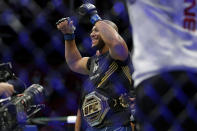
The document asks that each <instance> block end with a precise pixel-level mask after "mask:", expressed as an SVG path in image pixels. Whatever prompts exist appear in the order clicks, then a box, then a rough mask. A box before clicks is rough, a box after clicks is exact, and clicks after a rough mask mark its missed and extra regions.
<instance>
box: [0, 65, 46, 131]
mask: <svg viewBox="0 0 197 131" xmlns="http://www.w3.org/2000/svg"><path fill="white" fill-rule="evenodd" d="M10 79H15V75H14V73H13V72H12V69H11V64H10V63H4V64H0V82H6V81H8V80H10ZM44 96H45V90H44V88H43V87H42V86H41V85H39V84H32V85H31V86H29V87H28V88H26V89H25V90H24V92H23V93H21V94H15V95H13V96H11V97H7V98H3V99H0V130H1V131H22V130H23V128H24V126H25V124H27V123H28V121H30V119H31V118H32V117H33V115H35V114H36V113H37V112H38V111H40V110H41V109H42V108H43V107H44V104H41V103H42V102H43V99H44Z"/></svg>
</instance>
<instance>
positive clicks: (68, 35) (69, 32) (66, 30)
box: [56, 17, 76, 40]
mask: <svg viewBox="0 0 197 131" xmlns="http://www.w3.org/2000/svg"><path fill="white" fill-rule="evenodd" d="M64 21H67V22H68V24H66V25H64V26H62V27H61V29H59V30H61V31H62V33H63V34H64V40H74V39H75V34H74V31H75V29H76V28H75V26H74V25H73V22H72V20H71V19H70V17H66V18H61V19H60V20H58V22H56V25H59V24H60V23H62V22H64Z"/></svg>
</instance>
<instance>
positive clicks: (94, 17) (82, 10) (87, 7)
mask: <svg viewBox="0 0 197 131" xmlns="http://www.w3.org/2000/svg"><path fill="white" fill-rule="evenodd" d="M79 14H80V15H81V16H85V15H88V16H89V17H90V22H91V23H92V24H95V23H96V22H97V21H99V20H101V18H100V16H99V15H98V13H97V10H96V7H95V6H94V5H93V4H91V3H85V4H82V5H81V6H80V7H79Z"/></svg>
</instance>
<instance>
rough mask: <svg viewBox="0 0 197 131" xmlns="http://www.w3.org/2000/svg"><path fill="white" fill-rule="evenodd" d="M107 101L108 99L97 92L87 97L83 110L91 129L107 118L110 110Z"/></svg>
mask: <svg viewBox="0 0 197 131" xmlns="http://www.w3.org/2000/svg"><path fill="white" fill-rule="evenodd" d="M107 101H108V98H107V97H105V96H103V95H101V94H100V93H98V92H96V91H93V92H91V93H90V94H88V95H86V96H85V99H84V102H83V105H82V110H83V115H84V118H85V120H86V121H87V123H88V124H89V125H90V126H91V127H93V126H97V125H99V124H100V123H101V122H102V121H103V119H104V118H105V116H106V114H107V113H108V111H109V109H110V107H109V105H108V102H107Z"/></svg>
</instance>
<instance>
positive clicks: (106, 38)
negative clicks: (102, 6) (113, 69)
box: [79, 3, 128, 61]
mask: <svg viewBox="0 0 197 131" xmlns="http://www.w3.org/2000/svg"><path fill="white" fill-rule="evenodd" d="M79 13H80V14H81V15H89V17H90V22H91V23H92V24H93V25H94V27H93V28H92V33H91V34H90V36H91V38H92V44H93V46H94V44H95V43H98V38H97V36H98V35H99V37H101V39H102V41H100V42H102V43H103V45H104V44H105V45H106V46H107V47H108V48H109V53H110V56H111V57H112V58H113V59H115V60H121V61H124V60H126V59H127V57H128V47H127V45H126V43H125V41H124V40H123V38H122V37H121V36H120V35H119V33H118V28H117V26H116V25H115V24H114V23H113V22H111V21H108V20H102V19H101V18H100V16H99V15H98V13H97V10H96V7H95V6H94V5H93V4H90V3H86V4H83V5H81V6H80V8H79ZM103 45H102V46H103ZM99 48H101V45H100V46H99Z"/></svg>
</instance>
